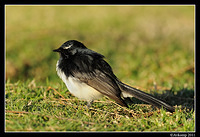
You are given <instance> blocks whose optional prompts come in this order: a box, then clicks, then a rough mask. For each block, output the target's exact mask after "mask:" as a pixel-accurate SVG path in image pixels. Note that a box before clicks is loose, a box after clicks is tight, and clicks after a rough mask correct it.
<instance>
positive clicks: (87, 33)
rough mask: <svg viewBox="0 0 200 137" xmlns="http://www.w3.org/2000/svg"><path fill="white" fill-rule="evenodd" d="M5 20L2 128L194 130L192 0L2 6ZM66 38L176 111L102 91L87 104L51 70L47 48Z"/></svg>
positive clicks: (52, 63)
mask: <svg viewBox="0 0 200 137" xmlns="http://www.w3.org/2000/svg"><path fill="white" fill-rule="evenodd" d="M5 25H6V30H5V31H6V68H5V69H6V88H5V101H6V107H5V109H6V117H5V123H6V124H5V125H6V127H5V130H6V131H194V130H195V128H194V127H195V111H194V7H193V6H7V7H6V22H5ZM70 39H76V40H79V41H81V42H83V43H84V44H85V45H86V46H87V47H88V48H90V49H92V50H94V51H97V52H99V53H101V54H103V55H104V56H105V57H106V58H105V59H106V61H107V62H108V63H109V64H110V65H111V66H112V68H113V71H114V73H115V74H116V76H117V77H118V78H119V79H120V80H122V81H123V82H125V83H128V84H129V85H132V86H134V87H137V88H139V89H141V90H144V91H145V92H148V93H151V94H153V95H155V96H156V97H158V98H161V99H163V100H165V101H167V102H169V103H170V104H171V105H173V106H177V110H176V112H175V113H174V114H170V113H168V112H165V111H164V110H158V109H156V108H152V106H150V105H147V104H144V102H141V101H139V100H137V99H133V100H134V102H135V105H130V108H129V109H126V108H123V107H119V106H118V105H116V104H115V103H114V102H113V101H112V100H110V99H108V98H106V97H104V98H102V99H101V100H97V101H95V102H94V104H93V105H92V108H91V109H90V110H88V109H87V108H86V102H84V101H81V100H79V99H77V98H75V97H74V96H72V95H71V94H70V93H69V92H68V91H67V88H66V87H65V85H64V84H63V83H62V81H61V80H60V79H59V78H58V76H57V74H56V71H55V65H56V61H57V60H58V58H59V56H58V54H56V53H53V52H52V50H53V49H55V48H58V47H59V46H60V45H61V44H62V43H64V42H65V41H67V40H70ZM49 86H50V87H52V88H51V89H50V88H49ZM59 93H60V94H61V95H59Z"/></svg>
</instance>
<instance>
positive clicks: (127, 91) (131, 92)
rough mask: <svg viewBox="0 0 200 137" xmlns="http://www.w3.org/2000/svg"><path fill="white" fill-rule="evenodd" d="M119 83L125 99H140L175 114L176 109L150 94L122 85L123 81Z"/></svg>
mask: <svg viewBox="0 0 200 137" xmlns="http://www.w3.org/2000/svg"><path fill="white" fill-rule="evenodd" d="M118 83H119V87H120V89H121V90H122V96H123V97H135V98H137V99H140V100H142V101H144V102H146V103H149V104H151V105H154V106H156V107H159V108H161V107H163V108H165V109H166V110H168V111H170V112H174V111H175V108H174V107H172V106H170V105H168V104H167V103H165V102H164V101H162V100H160V99H157V98H155V97H153V96H152V95H150V94H147V93H145V92H143V91H141V90H138V89H136V88H133V87H131V86H128V85H126V84H124V83H122V82H121V81H119V82H118Z"/></svg>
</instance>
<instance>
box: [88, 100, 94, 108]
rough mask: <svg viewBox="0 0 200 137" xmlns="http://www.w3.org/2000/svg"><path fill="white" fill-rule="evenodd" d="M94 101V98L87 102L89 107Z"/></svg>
mask: <svg viewBox="0 0 200 137" xmlns="http://www.w3.org/2000/svg"><path fill="white" fill-rule="evenodd" d="M92 103H93V100H89V101H88V103H87V107H88V108H90V107H91V105H92Z"/></svg>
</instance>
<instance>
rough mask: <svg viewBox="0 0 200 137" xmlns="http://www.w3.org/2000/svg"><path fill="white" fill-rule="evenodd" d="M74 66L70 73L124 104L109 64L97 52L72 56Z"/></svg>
mask: <svg viewBox="0 0 200 137" xmlns="http://www.w3.org/2000/svg"><path fill="white" fill-rule="evenodd" d="M73 61H74V62H73V63H74V65H73V66H76V67H75V68H74V69H73V70H72V71H71V74H72V75H73V76H74V77H75V78H78V79H79V80H80V81H81V82H84V83H86V84H87V85H89V86H91V87H93V88H94V89H96V90H97V91H99V92H100V93H102V94H103V95H106V96H108V97H109V98H111V99H113V100H115V101H116V102H117V103H118V104H120V105H122V106H126V107H127V105H126V103H125V102H124V101H123V99H122V98H121V90H120V88H119V86H118V84H117V83H116V77H115V75H114V74H113V72H112V69H111V67H110V65H109V64H108V63H107V62H106V61H104V60H103V56H100V55H99V54H96V53H92V55H91V54H82V55H80V56H76V57H75V58H73Z"/></svg>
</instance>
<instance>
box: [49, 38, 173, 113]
mask: <svg viewBox="0 0 200 137" xmlns="http://www.w3.org/2000/svg"><path fill="white" fill-rule="evenodd" d="M53 51H54V52H59V53H60V59H59V60H58V62H57V64H56V71H57V74H58V76H59V77H60V78H61V79H62V80H63V82H64V83H65V85H66V86H67V88H68V89H69V91H70V92H71V93H72V94H73V95H74V96H76V97H78V98H79V99H83V100H86V101H87V102H88V105H91V103H92V101H93V100H95V99H99V98H101V97H103V96H104V95H105V96H107V97H109V98H111V99H113V100H115V101H116V102H117V103H118V104H120V105H121V106H125V107H128V105H127V104H126V102H125V101H124V100H125V98H129V97H135V98H138V99H140V100H142V101H144V102H146V103H149V104H151V105H154V106H156V107H159V108H161V107H163V108H165V109H166V110H168V111H170V112H174V111H175V109H174V107H172V106H170V105H168V104H167V103H165V102H164V101H161V100H160V99H157V98H155V97H153V96H152V95H150V94H147V93H145V92H143V91H140V90H138V89H136V88H133V87H131V86H128V85H126V84H124V83H123V82H121V81H120V80H119V79H118V78H117V77H116V76H115V74H114V73H113V71H112V68H111V67H110V65H109V64H108V63H107V62H106V61H105V60H104V59H103V58H104V56H103V55H101V54H99V53H97V52H95V51H92V50H90V49H88V48H87V47H86V46H84V45H83V43H81V42H79V41H76V40H69V41H67V42H65V43H64V44H62V45H61V47H59V48H58V49H55V50H53Z"/></svg>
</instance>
